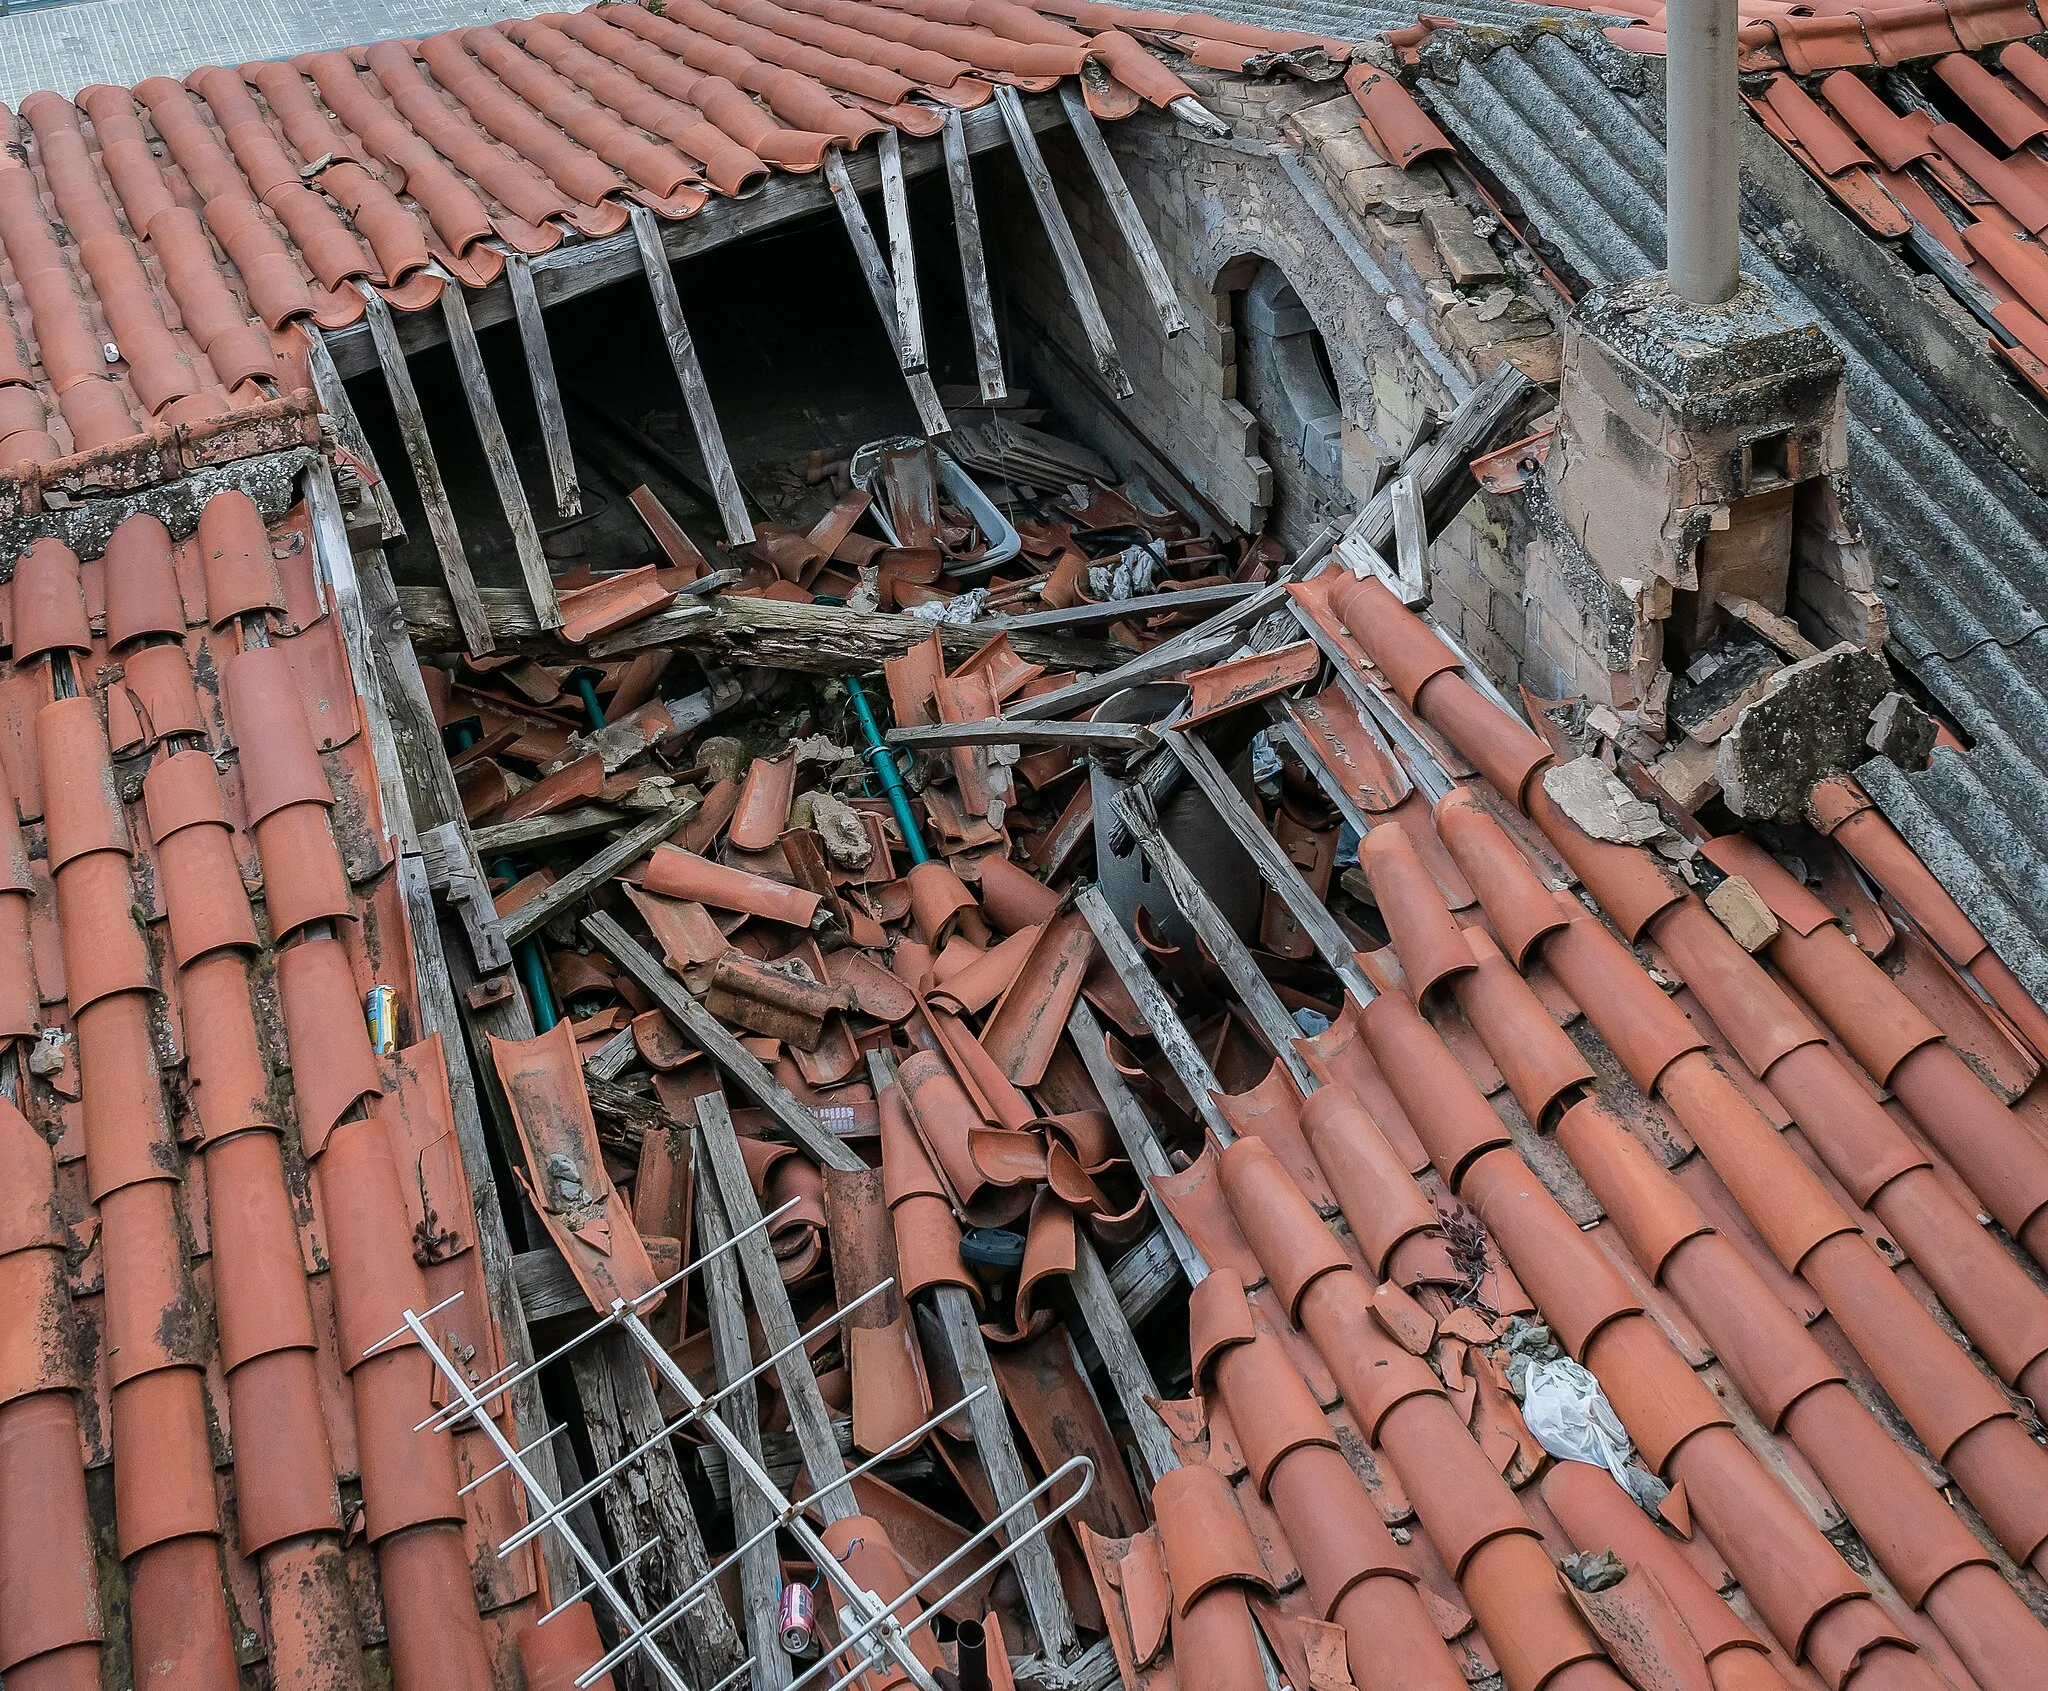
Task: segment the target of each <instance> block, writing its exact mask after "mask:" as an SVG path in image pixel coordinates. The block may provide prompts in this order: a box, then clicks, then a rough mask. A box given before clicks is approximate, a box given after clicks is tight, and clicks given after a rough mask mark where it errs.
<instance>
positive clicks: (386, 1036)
mask: <svg viewBox="0 0 2048 1691" xmlns="http://www.w3.org/2000/svg"><path fill="white" fill-rule="evenodd" d="M363 1022H364V1025H365V1026H366V1027H367V1028H368V1029H369V1031H370V1049H371V1050H372V1051H374V1052H376V1053H377V1055H378V1056H380V1057H389V1056H390V1055H391V1054H392V1053H393V1052H395V1051H396V1050H397V1049H398V994H397V993H396V992H394V991H393V990H392V989H391V988H390V987H388V986H373V987H371V988H370V990H369V991H368V992H366V993H364V994H363Z"/></svg>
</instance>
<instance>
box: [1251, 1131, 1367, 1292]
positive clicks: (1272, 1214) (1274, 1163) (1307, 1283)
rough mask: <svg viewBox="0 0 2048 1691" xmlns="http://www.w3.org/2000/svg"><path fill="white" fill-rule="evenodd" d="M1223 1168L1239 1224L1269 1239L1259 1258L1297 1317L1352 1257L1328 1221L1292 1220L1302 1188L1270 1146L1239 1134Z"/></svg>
mask: <svg viewBox="0 0 2048 1691" xmlns="http://www.w3.org/2000/svg"><path fill="white" fill-rule="evenodd" d="M1218 1168H1219V1170H1220V1172H1221V1175H1222V1183H1223V1190H1224V1193H1225V1194H1226V1196H1227V1197H1228V1199H1229V1203H1230V1210H1231V1214H1232V1215H1234V1216H1235V1217H1237V1220H1238V1224H1239V1226H1240V1227H1242V1228H1244V1229H1246V1231H1247V1234H1248V1235H1249V1234H1250V1233H1253V1232H1256V1233H1258V1234H1259V1235H1260V1236H1262V1237H1263V1238H1265V1239H1266V1240H1268V1241H1269V1243H1268V1244H1267V1245H1266V1246H1265V1247H1263V1248H1261V1249H1260V1250H1259V1262H1260V1264H1261V1266H1262V1267H1263V1268H1264V1269H1265V1271H1266V1274H1267V1277H1268V1278H1269V1279H1270V1280H1271V1281H1272V1283H1273V1289H1274V1291H1275V1292H1276V1293H1278V1294H1279V1297H1280V1303H1281V1307H1282V1309H1284V1310H1285V1311H1286V1313H1287V1317H1288V1319H1289V1320H1290V1321H1292V1320H1295V1319H1296V1318H1297V1316H1298V1313H1299V1311H1300V1308H1301V1300H1302V1296H1303V1294H1304V1293H1306V1292H1307V1290H1308V1289H1309V1287H1311V1286H1312V1285H1314V1284H1315V1282H1316V1281H1317V1280H1318V1279H1319V1278H1321V1277H1322V1276H1323V1275H1325V1274H1332V1273H1336V1272H1338V1271H1339V1270H1348V1269H1349V1268H1350V1267H1351V1259H1350V1258H1349V1257H1348V1256H1347V1255H1346V1254H1345V1251H1344V1247H1343V1246H1342V1245H1341V1244H1339V1243H1338V1241H1337V1238H1336V1235H1334V1234H1333V1233H1331V1232H1330V1230H1329V1229H1328V1228H1327V1227H1323V1226H1321V1225H1318V1226H1316V1227H1314V1228H1313V1229H1310V1228H1306V1227H1299V1226H1294V1225H1291V1221H1292V1218H1293V1217H1294V1215H1295V1214H1296V1213H1298V1212H1297V1211H1296V1208H1295V1203H1296V1200H1298V1199H1300V1198H1301V1197H1302V1192H1301V1189H1300V1187H1298V1186H1297V1185H1296V1184H1295V1181H1294V1178H1293V1176H1292V1175H1290V1174H1289V1173H1288V1171H1287V1168H1286V1165H1285V1164H1283V1163H1282V1162H1281V1161H1280V1159H1279V1157H1278V1156H1277V1155H1276V1154H1275V1153H1274V1151H1273V1149H1272V1147H1271V1146H1269V1145H1267V1144H1265V1143H1264V1142H1263V1141H1261V1140H1258V1139H1256V1138H1244V1139H1239V1140H1237V1141H1236V1142H1235V1143H1234V1144H1232V1145H1231V1146H1229V1147H1228V1148H1227V1149H1226V1150H1225V1151H1224V1152H1223V1154H1222V1156H1221V1157H1220V1158H1219V1160H1218Z"/></svg>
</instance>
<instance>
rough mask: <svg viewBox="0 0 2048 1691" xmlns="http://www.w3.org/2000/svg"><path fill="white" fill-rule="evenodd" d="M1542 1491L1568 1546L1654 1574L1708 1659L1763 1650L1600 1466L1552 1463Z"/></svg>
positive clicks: (1680, 1552) (1696, 1570) (1760, 1642)
mask: <svg viewBox="0 0 2048 1691" xmlns="http://www.w3.org/2000/svg"><path fill="white" fill-rule="evenodd" d="M1542 1489H1543V1501H1544V1502H1545V1503H1546V1504H1548V1505H1549V1507H1550V1511H1551V1513H1552V1514H1553V1515H1554V1516H1555V1517H1556V1518H1557V1520H1558V1521H1559V1523H1560V1524H1562V1526H1563V1527H1564V1529H1565V1531H1566V1533H1567V1534H1569V1535H1570V1538H1571V1542H1572V1543H1573V1544H1575V1545H1577V1546H1578V1547H1579V1548H1580V1549H1582V1550H1588V1551H1593V1550H1602V1549H1608V1548H1612V1549H1613V1550H1614V1551H1615V1553H1616V1554H1617V1555H1619V1556H1620V1557H1621V1558H1622V1560H1623V1561H1624V1562H1626V1563H1627V1564H1628V1565H1629V1566H1630V1567H1637V1566H1641V1567H1647V1568H1648V1569H1650V1570H1651V1571H1652V1572H1653V1573H1654V1574H1655V1575H1656V1576H1657V1583H1658V1584H1659V1585H1661V1586H1662V1587H1663V1588H1664V1593H1665V1595H1666V1596H1667V1597H1668V1598H1669V1599H1670V1600H1671V1602H1672V1603H1673V1605H1674V1606H1676V1608H1677V1609H1678V1612H1679V1615H1680V1617H1681V1618H1682V1619H1683V1620H1684V1622H1685V1626H1686V1630H1687V1631H1688V1632H1689V1633H1691V1634H1692V1637H1693V1642H1694V1643H1696V1644H1698V1645H1699V1647H1700V1649H1701V1651H1702V1652H1703V1653H1704V1654H1705V1655H1706V1656H1707V1657H1708V1659H1709V1660H1712V1659H1713V1658H1714V1657H1716V1656H1718V1655H1720V1654H1721V1652H1722V1651H1724V1650H1730V1649H1744V1650H1750V1651H1754V1652H1755V1653H1757V1654H1759V1655H1762V1654H1764V1653H1765V1652H1766V1646H1765V1644H1764V1641H1763V1640H1762V1639H1761V1638H1759V1637H1757V1635H1756V1634H1755V1633H1754V1632H1752V1631H1751V1630H1750V1629H1749V1628H1748V1627H1746V1626H1745V1625H1743V1623H1742V1621H1741V1619H1740V1618H1739V1617H1738V1616H1737V1615H1736V1613H1735V1611H1734V1610H1733V1609H1732V1608H1730V1607H1729V1605H1728V1604H1727V1603H1725V1602H1723V1601H1722V1600H1721V1595H1720V1593H1719V1592H1717V1591H1716V1590H1714V1588H1713V1587H1712V1586H1711V1585H1709V1584H1708V1583H1707V1581H1706V1580H1705V1579H1704V1578H1703V1577H1702V1576H1701V1574H1700V1571H1699V1568H1698V1566H1697V1565H1696V1564H1695V1563H1693V1562H1692V1561H1690V1560H1689V1559H1688V1558H1687V1556H1686V1553H1685V1551H1684V1550H1683V1549H1682V1548H1681V1547H1680V1545H1679V1543H1678V1541H1676V1540H1675V1539H1672V1538H1670V1537H1667V1536H1666V1535H1665V1534H1664V1533H1662V1532H1661V1531H1660V1530H1659V1529H1658V1526H1657V1524H1656V1522H1655V1521H1653V1520H1652V1519H1651V1518H1650V1517H1649V1516H1648V1515H1646V1514H1644V1513H1643V1511H1642V1509H1641V1508H1640V1507H1639V1506H1638V1505H1637V1504H1636V1502H1635V1500H1634V1499H1633V1498H1631V1497H1630V1496H1629V1495H1628V1493H1627V1492H1625V1491H1623V1490H1622V1489H1621V1487H1620V1486H1618V1485H1617V1484H1615V1482H1614V1480H1613V1478H1612V1476H1610V1475H1609V1474H1608V1473H1607V1471H1606V1470H1605V1469H1604V1468H1596V1467H1594V1466H1593V1465H1592V1464H1590V1463H1586V1462H1560V1463H1557V1464H1556V1465H1555V1466H1554V1467H1552V1468H1551V1469H1550V1470H1549V1471H1548V1472H1547V1473H1546V1474H1545V1475H1544V1477H1543V1482H1542ZM1717 1683H1719V1681H1718V1680H1717Z"/></svg>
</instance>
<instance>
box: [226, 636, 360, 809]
mask: <svg viewBox="0 0 2048 1691" xmlns="http://www.w3.org/2000/svg"><path fill="white" fill-rule="evenodd" d="M221 702H222V704H223V705H224V706H225V707H226V709H227V720H228V728H229V730H230V731H231V732H232V733H233V734H234V736H235V745H236V750H237V752H238V753H239V758H240V763H241V768H242V799H243V803H244V805H245V806H246V807H247V810H248V816H249V820H250V822H252V823H256V822H261V821H262V820H263V819H264V818H265V817H266V816H269V815H270V814H271V813H272V812H274V811H279V810H282V809H283V808H284V807H285V806H286V805H288V804H331V803H332V802H333V799H334V793H333V790H332V789H331V788H330V787H329V786H328V784H327V774H326V771H325V770H323V769H322V768H321V766H320V754H319V752H318V751H317V750H315V749H314V745H313V730H312V727H311V725H310V724H309V723H308V722H307V720H306V713H305V710H304V709H303V708H302V706H301V704H300V702H299V687H298V682H297V681H296V680H295V679H294V677H293V674H292V664H291V659H290V658H289V657H288V656H287V655H286V653H285V651H284V649H283V648H282V647H279V646H251V647H248V648H246V649H245V650H243V651H241V652H238V653H237V654H236V655H235V656H234V657H232V658H230V659H228V661H227V662H226V663H225V664H224V665H223V666H222V669H221Z"/></svg>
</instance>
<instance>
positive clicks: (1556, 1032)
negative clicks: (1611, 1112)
mask: <svg viewBox="0 0 2048 1691" xmlns="http://www.w3.org/2000/svg"><path fill="white" fill-rule="evenodd" d="M1465 940H1466V944H1467V945H1468V946H1469V947H1470V948H1471V951H1472V956H1473V958H1474V960H1475V962H1476V964H1477V967H1475V968H1474V969H1473V971H1472V973H1470V974H1469V975H1461V976H1460V977H1459V978H1458V985H1457V996H1458V1006H1459V1008H1460V1009H1462V1010H1463V1011H1464V1012H1465V1017H1466V1020H1467V1021H1469V1022H1470V1023H1471V1024H1472V1025H1473V1026H1474V1027H1475V1028H1477V1029H1478V1030H1479V1032H1480V1037H1481V1039H1482V1040H1483V1041H1484V1042H1485V1044H1486V1048H1487V1052H1488V1054H1489V1055H1490V1056H1491V1057H1492V1058H1493V1061H1494V1063H1495V1065H1496V1066H1497V1067H1498V1068H1499V1069H1500V1072H1501V1078H1502V1079H1503V1080H1505V1081H1506V1082H1507V1083H1508V1090H1509V1091H1510V1092H1512V1093H1513V1094H1514V1096H1515V1102H1516V1103H1518V1104H1520V1105H1521V1106H1522V1113H1523V1114H1524V1115H1526V1116H1527V1117H1528V1118H1529V1120H1530V1121H1531V1122H1533V1123H1535V1124H1537V1125H1539V1126H1542V1125H1547V1124H1548V1123H1549V1120H1550V1116H1551V1112H1552V1111H1553V1110H1554V1109H1556V1108H1557V1107H1558V1106H1559V1105H1560V1104H1561V1103H1564V1104H1569V1102H1570V1100H1571V1099H1572V1098H1573V1097H1574V1096H1576V1094H1577V1093H1578V1092H1579V1090H1580V1089H1581V1088H1583V1087H1587V1086H1590V1085H1591V1084H1592V1083H1593V1080H1594V1073H1593V1067H1592V1065H1591V1064H1590V1063H1588V1062H1587V1061H1586V1058H1585V1054H1584V1053H1583V1052H1581V1051H1580V1050H1579V1048H1578V1047H1577V1046H1576V1045H1574V1044H1573V1043H1572V1042H1571V1039H1570V1038H1569V1037H1568V1036H1567V1035H1566V1033H1565V1031H1564V1030H1563V1029H1562V1028H1560V1027H1559V1026H1558V1025H1557V1023H1556V1022H1555V1021H1553V1020H1552V1019H1551V1015H1550V1012H1549V1011H1547V1010H1546V1009H1545V1008H1544V1007H1543V1003H1542V1001H1541V1000H1540V999H1538V998H1537V997H1536V995H1535V994H1534V993H1533V992H1532V991H1531V990H1530V989H1529V987H1528V986H1527V985H1526V984H1525V983H1524V982H1523V980H1522V977H1521V976H1520V975H1519V974H1517V973H1516V972H1515V968H1514V965H1513V964H1511V963H1510V962H1509V961H1508V960H1507V959H1506V958H1505V957H1503V956H1502V955H1501V952H1500V948H1499V947H1498V946H1497V945H1495V944H1494V943H1493V941H1492V940H1491V939H1489V938H1488V937H1487V936H1486V934H1485V933H1484V932H1482V931H1481V930H1479V929H1477V928H1467V929H1466V930H1465Z"/></svg>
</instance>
